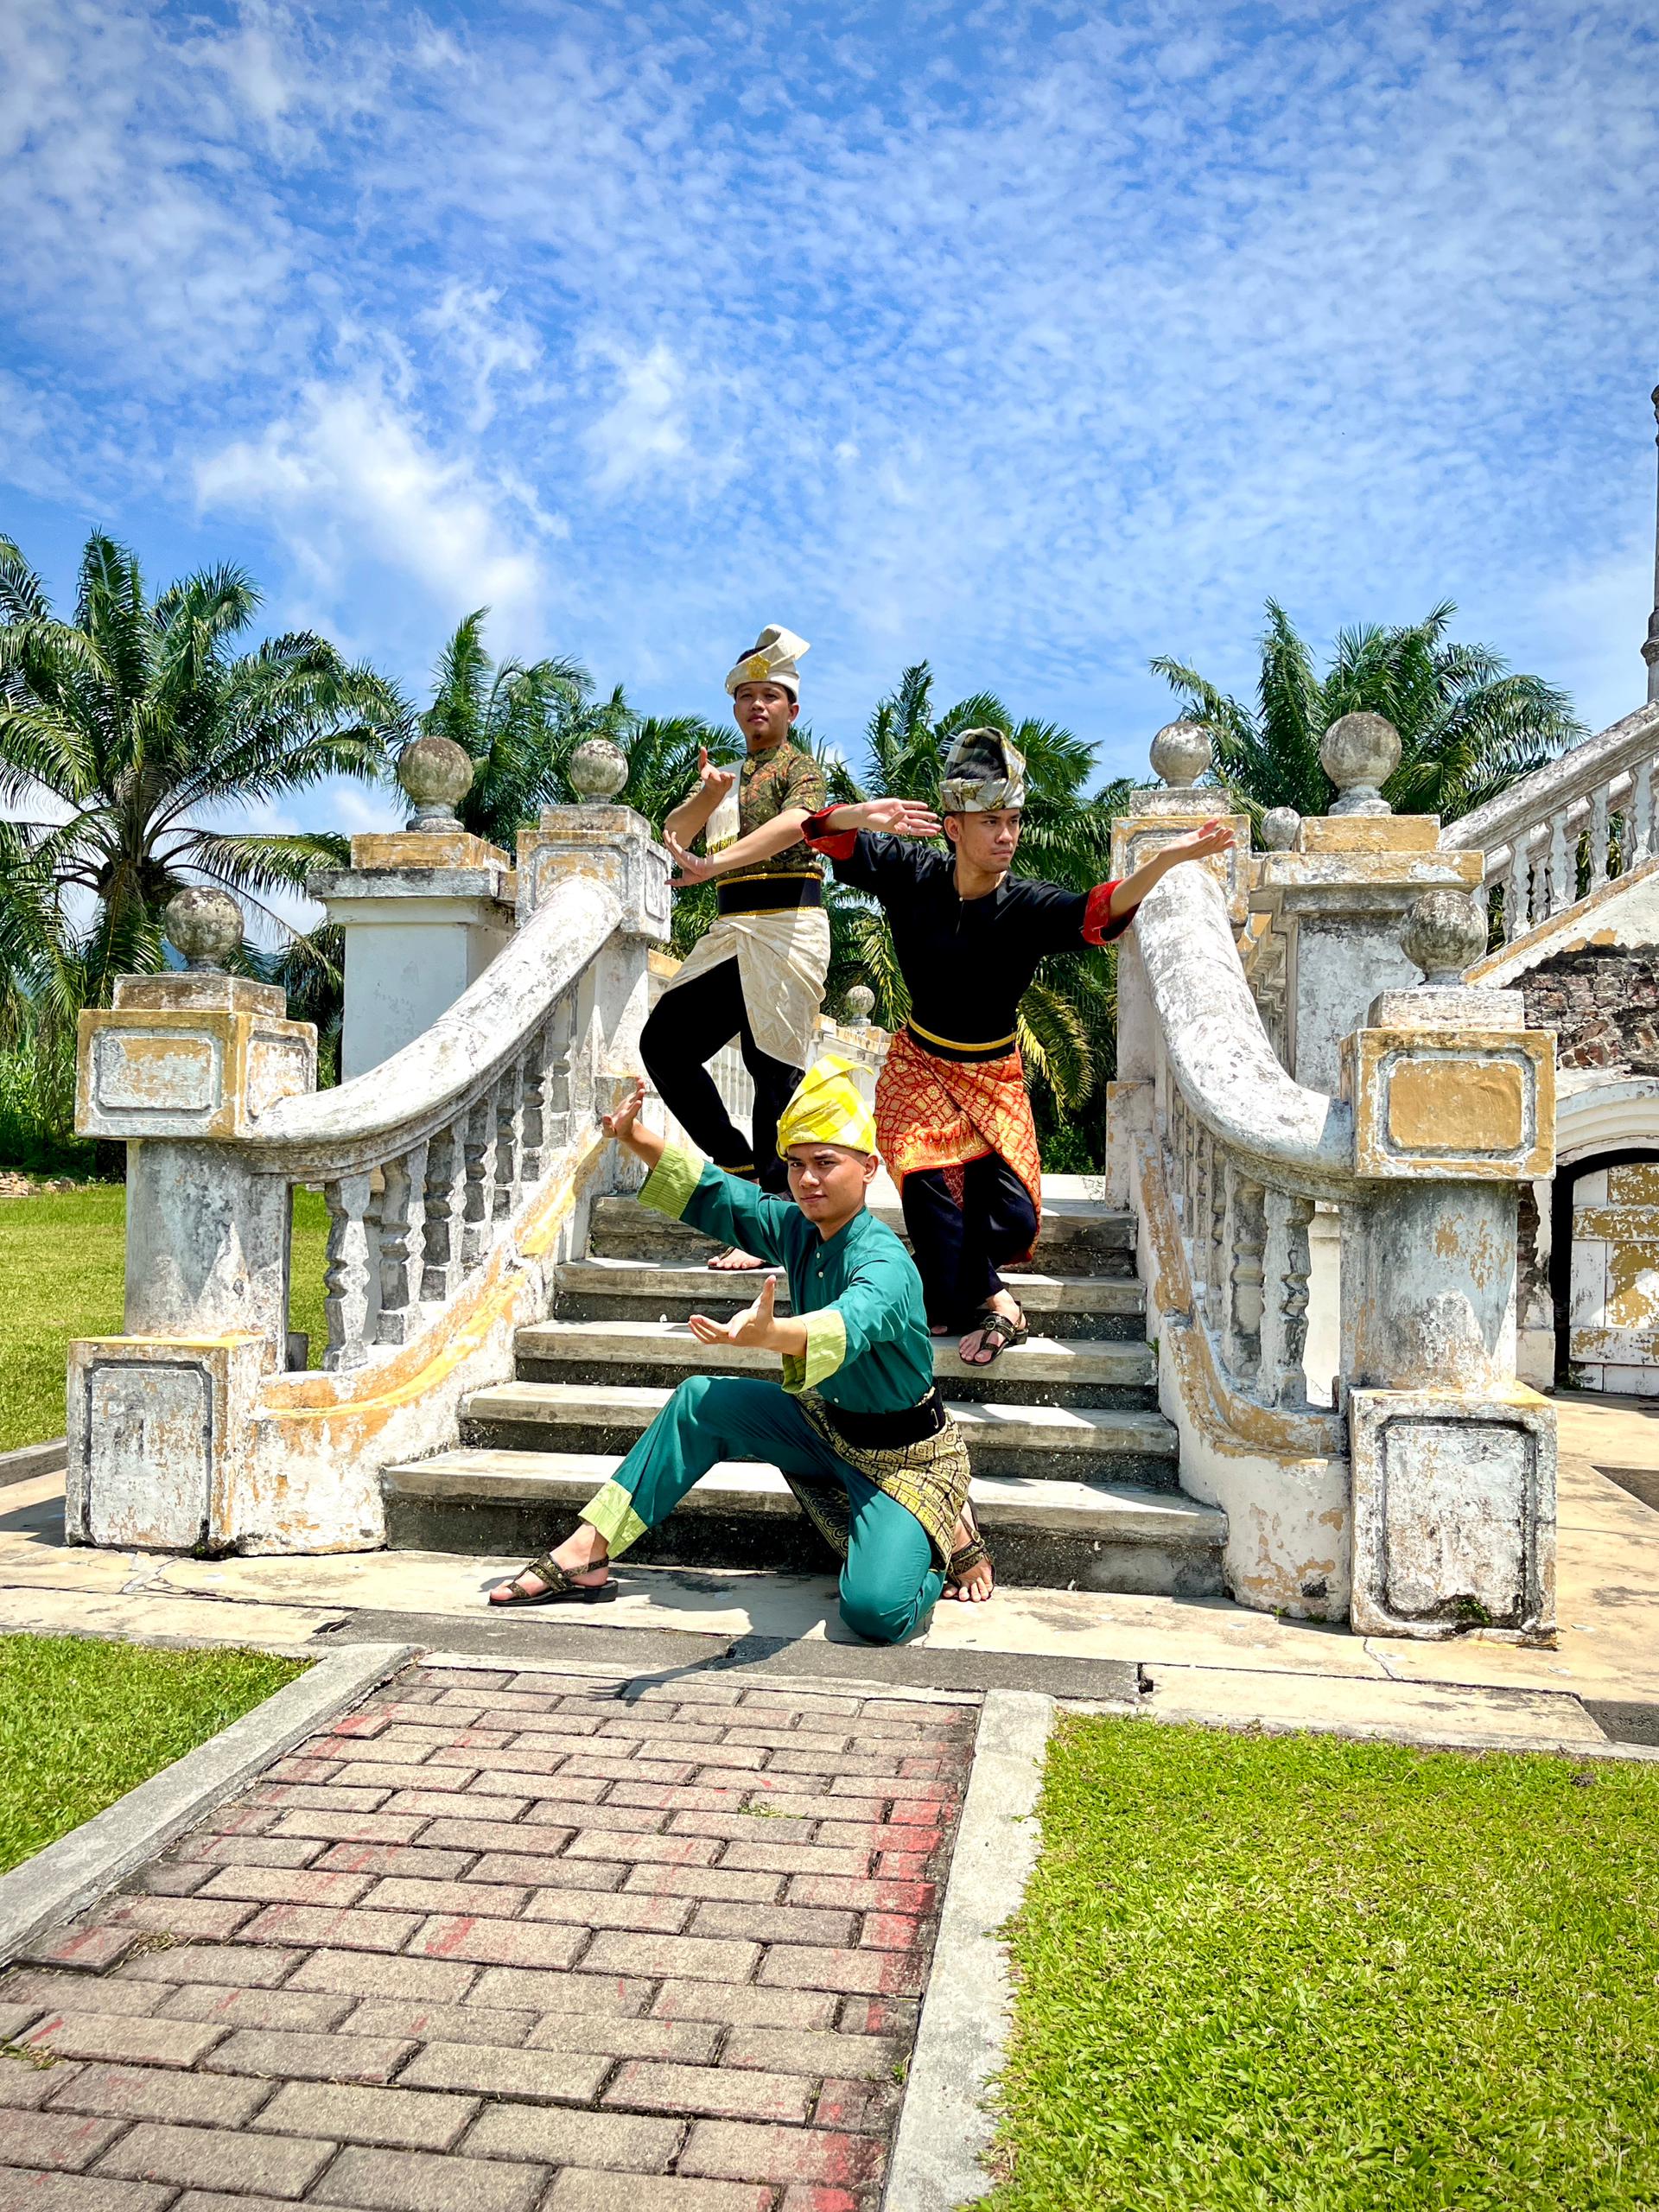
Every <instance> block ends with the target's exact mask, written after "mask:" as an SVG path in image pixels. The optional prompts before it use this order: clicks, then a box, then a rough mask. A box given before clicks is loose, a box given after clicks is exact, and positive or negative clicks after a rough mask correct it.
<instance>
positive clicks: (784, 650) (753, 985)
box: [669, 623, 829, 1068]
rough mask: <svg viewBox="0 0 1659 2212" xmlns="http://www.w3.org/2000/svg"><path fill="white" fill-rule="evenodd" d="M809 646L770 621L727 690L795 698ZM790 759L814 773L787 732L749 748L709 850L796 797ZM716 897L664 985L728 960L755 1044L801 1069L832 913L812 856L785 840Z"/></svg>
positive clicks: (818, 1002) (713, 825) (818, 1000)
mask: <svg viewBox="0 0 1659 2212" xmlns="http://www.w3.org/2000/svg"><path fill="white" fill-rule="evenodd" d="M809 651H810V647H809V646H808V645H807V642H806V639H804V638H798V637H797V636H796V635H795V632H793V631H792V630H785V629H783V628H781V627H780V626H779V625H777V624H776V623H773V624H771V625H769V626H767V627H766V629H764V630H763V631H762V632H760V637H759V638H758V639H756V640H755V642H754V644H753V646H752V647H751V648H750V650H749V651H748V652H746V653H745V654H744V655H743V656H742V658H741V659H740V660H739V661H738V663H737V664H736V666H735V667H734V669H733V670H732V671H730V673H729V674H728V677H727V678H726V689H727V690H728V692H730V693H732V694H733V695H734V696H735V694H736V692H737V690H738V687H739V685H740V684H743V683H777V684H780V685H781V686H782V687H783V689H784V690H785V691H787V692H788V693H789V695H790V696H791V698H795V699H798V698H799V697H800V696H801V677H800V668H799V665H798V664H799V662H800V660H801V658H802V656H803V655H804V653H806V652H809ZM797 763H799V764H801V765H802V766H808V765H809V764H810V768H811V770H812V772H813V773H814V774H815V775H816V772H817V763H816V762H813V761H812V760H811V756H810V754H808V753H804V752H803V751H802V750H801V748H800V747H798V746H794V745H791V743H790V741H789V740H788V739H787V738H785V741H784V742H783V743H782V744H781V745H778V746H774V747H772V748H771V749H770V750H769V751H767V752H766V753H752V754H751V755H750V756H749V758H748V759H747V760H746V761H745V762H744V763H743V767H742V770H741V774H740V776H739V779H738V781H737V783H736V784H735V785H734V787H733V789H732V790H731V791H730V792H729V793H728V796H727V797H726V798H724V799H723V800H722V801H721V804H720V805H719V806H718V807H717V808H716V809H715V812H714V814H713V815H712V816H711V817H709V825H708V828H707V829H706V831H705V832H704V836H703V845H704V849H705V850H706V851H707V852H709V853H717V852H719V851H721V849H723V848H724V847H726V846H727V845H731V844H734V843H735V842H737V839H738V838H739V837H740V836H744V835H746V834H747V832H748V831H749V830H751V829H759V828H760V827H761V826H762V824H763V823H766V822H769V821H771V820H772V819H773V818H774V817H776V816H777V815H779V814H780V813H782V812H783V811H784V810H785V807H786V806H789V805H791V804H796V803H797V800H796V798H795V797H794V796H793V794H792V792H791V785H792V783H793V782H795V781H797V780H798V778H799V773H800V771H799V769H798V768H797V766H796V765H795V764H797ZM821 803H822V802H821V801H811V802H809V805H810V804H821ZM716 895H717V897H718V899H719V900H720V912H719V914H718V916H717V918H715V921H714V923H713V924H712V925H710V927H709V929H708V930H707V931H705V932H704V934H703V935H702V937H701V938H698V940H697V942H696V944H695V945H693V947H692V948H691V950H690V953H689V954H688V955H687V957H686V959H685V961H684V963H683V965H682V967H681V969H680V971H679V974H678V975H677V976H676V977H675V979H674V981H673V982H672V983H671V984H670V985H669V988H670V989H671V990H673V989H675V988H677V987H678V986H679V985H680V984H682V983H689V982H692V981H693V980H694V979H695V978H696V977H697V976H706V975H707V974H708V973H709V970H710V969H714V968H717V967H718V966H719V965H720V963H721V961H723V960H733V959H735V961H736V962H737V964H738V974H739V976H740V978H741V983H742V989H743V1003H744V1006H745V1007H746V1008H747V1012H748V1017H749V1027H750V1029H751V1030H752V1031H753V1035H754V1040H755V1043H756V1044H757V1045H759V1046H760V1050H761V1051H762V1052H766V1053H769V1054H770V1055H771V1056H772V1058H773V1059H776V1060H782V1061H783V1062H784V1063H785V1065H786V1066H788V1067H795V1068H798V1067H804V1066H805V1065H806V1063H807V1061H808V1060H809V1059H810V1057H811V1052H812V1043H813V1038H814V1034H815V1032H816V1029H817V1019H818V1008H819V1007H820V1006H822V1004H823V987H824V983H825V982H826V980H827V979H828V977H829V916H828V915H827V914H826V913H825V912H824V910H823V873H822V868H821V864H820V862H819V861H818V860H817V855H813V854H810V853H808V852H807V850H806V849H805V847H804V846H803V845H791V847H790V848H789V849H788V851H787V852H784V853H779V854H778V855H775V857H774V858H772V860H770V861H766V862H765V863H763V864H762V865H761V866H760V867H759V868H753V869H748V868H746V869H745V870H744V871H743V872H742V873H741V874H734V875H726V876H721V878H720V879H719V880H718V889H717V893H716Z"/></svg>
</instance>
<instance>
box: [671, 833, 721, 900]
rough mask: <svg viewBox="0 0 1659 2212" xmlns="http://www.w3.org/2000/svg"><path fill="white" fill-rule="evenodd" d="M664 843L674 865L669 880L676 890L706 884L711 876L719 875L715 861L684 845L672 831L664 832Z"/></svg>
mask: <svg viewBox="0 0 1659 2212" xmlns="http://www.w3.org/2000/svg"><path fill="white" fill-rule="evenodd" d="M663 843H664V846H665V847H666V849H667V852H668V857H669V858H670V860H671V861H673V863H674V873H673V874H672V875H671V876H670V878H669V882H670V885H671V887H673V888H674V889H676V890H683V889H684V887H685V886H686V885H687V884H689V883H706V882H707V881H708V880H709V877H710V876H711V875H715V874H718V873H719V871H718V870H717V869H716V868H715V864H714V862H713V861H711V860H709V859H707V858H706V857H705V856H704V855H702V853H694V852H692V851H691V849H690V847H689V846H686V845H683V844H682V843H681V842H680V841H679V839H678V838H677V836H675V835H674V833H673V831H672V830H671V829H664V832H663Z"/></svg>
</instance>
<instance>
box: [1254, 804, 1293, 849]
mask: <svg viewBox="0 0 1659 2212" xmlns="http://www.w3.org/2000/svg"><path fill="white" fill-rule="evenodd" d="M1301 826H1302V817H1301V816H1300V814H1298V813H1297V811H1296V810H1295V808H1294V806H1270V807H1269V808H1268V810H1267V812H1266V813H1265V814H1264V815H1263V816H1262V843H1263V844H1264V845H1265V846H1266V847H1267V849H1268V851H1269V852H1270V853H1287V852H1288V851H1289V850H1290V849H1291V847H1292V846H1293V845H1294V843H1295V842H1296V832H1297V831H1298V830H1299V829H1300V828H1301Z"/></svg>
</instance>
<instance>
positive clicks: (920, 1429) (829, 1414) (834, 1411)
mask: <svg viewBox="0 0 1659 2212" xmlns="http://www.w3.org/2000/svg"><path fill="white" fill-rule="evenodd" d="M823 1413H824V1419H825V1420H826V1421H828V1422H829V1426H830V1427H831V1428H833V1429H834V1430H835V1432H836V1435H837V1436H839V1437H842V1439H844V1440H845V1441H846V1442H847V1443H849V1444H853V1445H856V1446H858V1448H859V1450H860V1451H862V1452H872V1451H874V1452H880V1451H898V1450H899V1448H900V1447H901V1446H904V1445H906V1444H919V1443H921V1442H922V1440H924V1438H925V1437H929V1436H937V1435H938V1433H939V1431H940V1430H941V1429H942V1428H943V1427H944V1421H945V1414H944V1401H943V1400H942V1399H941V1398H940V1396H939V1393H938V1388H937V1386H935V1387H934V1388H933V1389H930V1390H929V1392H928V1394H927V1395H926V1396H925V1398H924V1399H923V1400H922V1402H921V1403H920V1405H918V1406H906V1407H905V1408H903V1409H902V1411H900V1412H899V1413H896V1414H854V1413H849V1412H848V1410H847V1408H846V1407H845V1406H833V1405H831V1404H830V1402H829V1399H828V1398H826V1399H824V1400H823Z"/></svg>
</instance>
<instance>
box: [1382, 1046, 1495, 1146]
mask: <svg viewBox="0 0 1659 2212" xmlns="http://www.w3.org/2000/svg"><path fill="white" fill-rule="evenodd" d="M1524 1107H1525V1100H1524V1096H1523V1093H1522V1082H1521V1070H1520V1069H1519V1068H1518V1067H1516V1065H1514V1064H1513V1063H1512V1062H1501V1063H1498V1064H1497V1065H1494V1064H1492V1063H1491V1062H1489V1061H1484V1060H1407V1061H1405V1062H1403V1063H1402V1065H1400V1066H1399V1067H1397V1068H1396V1069H1395V1071H1394V1076H1393V1079H1392V1081H1391V1082H1390V1083H1389V1138H1390V1140H1391V1141H1393V1143H1394V1144H1395V1145H1396V1146H1397V1147H1399V1149H1400V1150H1401V1151H1402V1152H1515V1151H1517V1150H1518V1149H1519V1148H1520V1145H1521V1142H1522V1135H1523V1130H1524V1120H1523V1115H1524Z"/></svg>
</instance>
